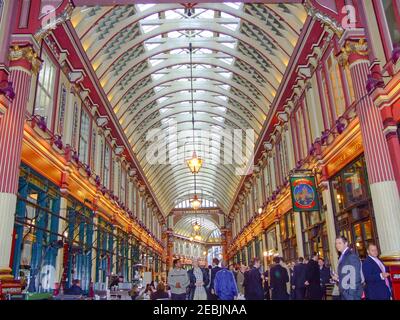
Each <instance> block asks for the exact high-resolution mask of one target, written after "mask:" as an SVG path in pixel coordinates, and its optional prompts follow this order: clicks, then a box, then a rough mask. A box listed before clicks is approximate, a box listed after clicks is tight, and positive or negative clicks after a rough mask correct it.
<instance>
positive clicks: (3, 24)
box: [0, 1, 18, 88]
mask: <svg viewBox="0 0 400 320" xmlns="http://www.w3.org/2000/svg"><path fill="white" fill-rule="evenodd" d="M17 8H18V1H3V11H2V12H0V17H1V19H0V81H3V80H4V81H7V79H8V76H9V71H8V66H9V57H8V54H9V48H10V47H9V45H10V41H11V33H12V26H13V25H14V22H15V17H16V15H17V14H16V13H17ZM13 87H14V88H15V85H14V86H13Z"/></svg>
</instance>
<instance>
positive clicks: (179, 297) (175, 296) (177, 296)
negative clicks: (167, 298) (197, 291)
mask: <svg viewBox="0 0 400 320" xmlns="http://www.w3.org/2000/svg"><path fill="white" fill-rule="evenodd" d="M171 300H186V293H180V294H176V293H171Z"/></svg>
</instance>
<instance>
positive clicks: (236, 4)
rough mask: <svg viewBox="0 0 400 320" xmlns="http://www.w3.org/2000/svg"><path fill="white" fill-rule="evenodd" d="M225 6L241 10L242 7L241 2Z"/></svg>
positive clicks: (227, 3) (228, 3)
mask: <svg viewBox="0 0 400 320" xmlns="http://www.w3.org/2000/svg"><path fill="white" fill-rule="evenodd" d="M224 4H225V5H227V6H228V7H231V8H234V9H239V8H240V6H241V3H240V2H226V3H224Z"/></svg>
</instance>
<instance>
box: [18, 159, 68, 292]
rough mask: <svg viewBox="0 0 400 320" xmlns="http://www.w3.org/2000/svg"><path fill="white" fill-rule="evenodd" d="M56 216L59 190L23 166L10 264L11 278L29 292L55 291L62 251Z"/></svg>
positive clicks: (57, 214) (58, 207)
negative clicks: (57, 268) (18, 281)
mask: <svg viewBox="0 0 400 320" xmlns="http://www.w3.org/2000/svg"><path fill="white" fill-rule="evenodd" d="M59 212H60V192H59V189H58V187H57V186H56V185H54V184H53V183H51V182H50V181H48V180H47V179H45V178H44V177H43V176H41V175H40V174H38V173H36V172H35V171H34V170H33V169H31V168H29V167H28V166H26V165H24V164H22V165H21V169H20V177H19V186H18V201H17V207H16V213H15V227H14V243H13V256H12V259H11V260H12V268H13V274H14V276H15V277H16V278H20V279H22V282H23V283H24V285H23V287H24V288H27V290H28V291H29V292H50V291H52V290H53V289H54V282H55V281H56V280H55V279H54V276H55V267H56V257H57V254H58V253H59V249H60V248H62V241H58V240H61V239H62V238H61V237H62V235H60V234H58V225H59V221H60V219H61V218H60V216H59ZM60 243H61V245H60Z"/></svg>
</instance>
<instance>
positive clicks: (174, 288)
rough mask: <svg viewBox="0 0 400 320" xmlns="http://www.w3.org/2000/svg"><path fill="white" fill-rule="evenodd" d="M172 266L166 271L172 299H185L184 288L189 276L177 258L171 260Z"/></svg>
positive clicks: (187, 283)
mask: <svg viewBox="0 0 400 320" xmlns="http://www.w3.org/2000/svg"><path fill="white" fill-rule="evenodd" d="M173 265H174V268H173V269H171V270H170V271H169V273H168V284H169V286H170V287H171V299H172V300H186V288H187V286H188V285H189V283H190V282H189V277H188V274H187V272H186V270H184V269H182V264H181V261H180V260H179V259H175V260H174V261H173Z"/></svg>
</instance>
